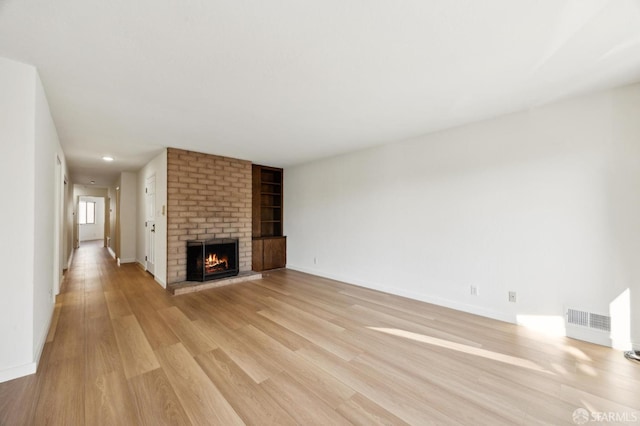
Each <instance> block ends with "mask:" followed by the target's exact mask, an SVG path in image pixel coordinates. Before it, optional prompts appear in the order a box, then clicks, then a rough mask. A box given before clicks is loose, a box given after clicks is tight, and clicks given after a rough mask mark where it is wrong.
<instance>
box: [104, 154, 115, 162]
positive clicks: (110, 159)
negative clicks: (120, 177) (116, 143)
mask: <svg viewBox="0 0 640 426" xmlns="http://www.w3.org/2000/svg"><path fill="white" fill-rule="evenodd" d="M102 159H103V160H104V161H113V157H110V156H108V155H105V156H104V157H102Z"/></svg>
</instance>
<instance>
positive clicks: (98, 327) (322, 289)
mask: <svg viewBox="0 0 640 426" xmlns="http://www.w3.org/2000/svg"><path fill="white" fill-rule="evenodd" d="M639 387H640V368H639V367H638V365H635V364H633V363H631V362H629V361H627V360H625V359H624V358H623V357H622V355H621V354H620V353H619V352H616V351H613V350H611V349H608V348H604V347H600V346H596V345H591V344H587V343H583V342H579V341H576V340H571V339H566V338H547V337H544V338H543V337H541V336H539V335H536V334H535V333H534V332H532V331H530V330H527V329H525V328H522V327H517V326H514V325H512V324H507V323H502V322H498V321H494V320H490V319H487V318H482V317H477V316H473V315H470V314H465V313H461V312H457V311H452V310H449V309H445V308H441V307H437V306H434V305H429V304H425V303H421V302H417V301H413V300H409V299H404V298H401V297H397V296H391V295H387V294H383V293H378V292H375V291H371V290H367V289H364V288H359V287H354V286H349V285H346V284H343V283H339V282H336V281H331V280H327V279H323V278H319V277H314V276H311V275H306V274H302V273H298V272H295V271H289V270H281V271H275V272H273V273H271V274H270V275H269V276H266V277H265V278H264V279H262V280H257V281H253V282H250V283H245V284H241V285H234V286H228V287H221V288H217V289H212V290H207V291H203V292H200V293H193V294H188V295H184V296H176V297H172V296H169V295H168V294H167V293H166V292H165V291H164V289H162V288H161V287H160V286H159V285H157V284H156V283H155V282H154V281H153V279H152V278H151V277H150V276H149V275H148V274H147V273H146V272H144V271H143V270H142V269H140V268H139V267H138V266H136V265H135V264H125V265H123V266H121V267H118V266H117V265H116V264H115V262H114V260H113V259H112V258H111V257H110V256H109V255H108V252H107V250H106V249H105V248H103V247H101V246H100V245H99V244H96V243H89V244H87V243H85V244H83V245H82V247H81V248H80V249H79V250H78V251H77V252H76V255H75V258H74V260H73V266H72V268H71V269H70V270H69V271H68V273H67V275H66V277H65V280H64V284H63V288H62V293H61V294H60V296H59V297H58V303H57V305H56V309H55V314H54V318H53V323H52V326H51V329H50V332H49V336H48V338H47V344H46V345H45V349H44V353H43V356H42V359H41V363H40V367H39V369H38V373H37V374H35V375H32V376H27V377H24V378H21V379H17V380H13V381H10V382H6V383H2V384H0V424H1V425H22V424H24V425H44V424H52V425H82V424H86V425H99V424H116V425H137V424H148V425H161V424H171V425H179V424H193V425H204V424H221V425H228V424H241V423H247V424H259V425H262V424H277V425H283V424H325V425H327V424H331V425H335V424H406V423H409V424H424V423H429V422H434V423H438V424H465V423H466V424H469V423H474V424H516V423H518V424H536V423H545V422H546V423H552V424H574V423H573V420H572V413H574V410H576V409H577V408H579V407H586V408H588V409H589V410H595V411H610V412H614V411H615V412H616V413H627V414H628V415H631V414H632V413H638V410H639V409H640V403H639V402H638V398H637V394H636V393H635V391H637V389H638V388H639ZM639 419H640V417H639Z"/></svg>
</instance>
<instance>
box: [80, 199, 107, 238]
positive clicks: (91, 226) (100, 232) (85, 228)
mask: <svg viewBox="0 0 640 426" xmlns="http://www.w3.org/2000/svg"><path fill="white" fill-rule="evenodd" d="M80 201H86V202H90V203H96V206H95V207H96V220H95V223H87V224H84V225H79V234H80V241H91V240H102V239H104V216H105V215H104V198H103V197H80Z"/></svg>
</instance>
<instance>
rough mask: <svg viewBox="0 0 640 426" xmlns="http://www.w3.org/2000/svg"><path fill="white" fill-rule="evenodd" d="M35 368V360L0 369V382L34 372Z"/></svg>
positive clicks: (36, 366)
mask: <svg viewBox="0 0 640 426" xmlns="http://www.w3.org/2000/svg"><path fill="white" fill-rule="evenodd" d="M37 369H38V365H37V364H36V363H35V362H30V363H28V364H23V365H18V366H16V367H11V368H7V369H6V370H2V371H0V383H2V382H8V381H9V380H13V379H18V378H20V377H24V376H28V375H29V374H34V373H35V372H36V370H37Z"/></svg>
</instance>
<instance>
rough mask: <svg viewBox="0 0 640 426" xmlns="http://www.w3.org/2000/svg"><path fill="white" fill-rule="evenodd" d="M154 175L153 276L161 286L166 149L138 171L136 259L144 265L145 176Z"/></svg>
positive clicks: (164, 251) (164, 277)
mask: <svg viewBox="0 0 640 426" xmlns="http://www.w3.org/2000/svg"><path fill="white" fill-rule="evenodd" d="M154 175H155V177H156V195H155V199H156V200H155V206H156V208H155V225H156V228H155V229H156V233H155V247H154V249H155V250H154V252H155V270H154V278H155V280H156V281H157V282H158V283H159V284H160V285H161V286H162V287H166V286H167V215H166V211H167V210H166V205H167V150H166V149H165V150H164V151H163V152H162V153H161V154H160V155H158V156H157V157H155V158H154V159H153V160H151V161H150V162H149V163H148V164H146V165H145V166H144V167H143V168H142V169H141V170H140V171H139V172H138V236H137V253H136V255H137V259H138V262H139V263H140V264H141V265H143V266H145V267H146V262H145V260H144V259H145V255H146V241H147V240H146V232H147V231H146V228H145V226H144V223H145V221H146V217H145V216H146V205H145V186H146V182H147V178H149V177H151V176H154Z"/></svg>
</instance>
